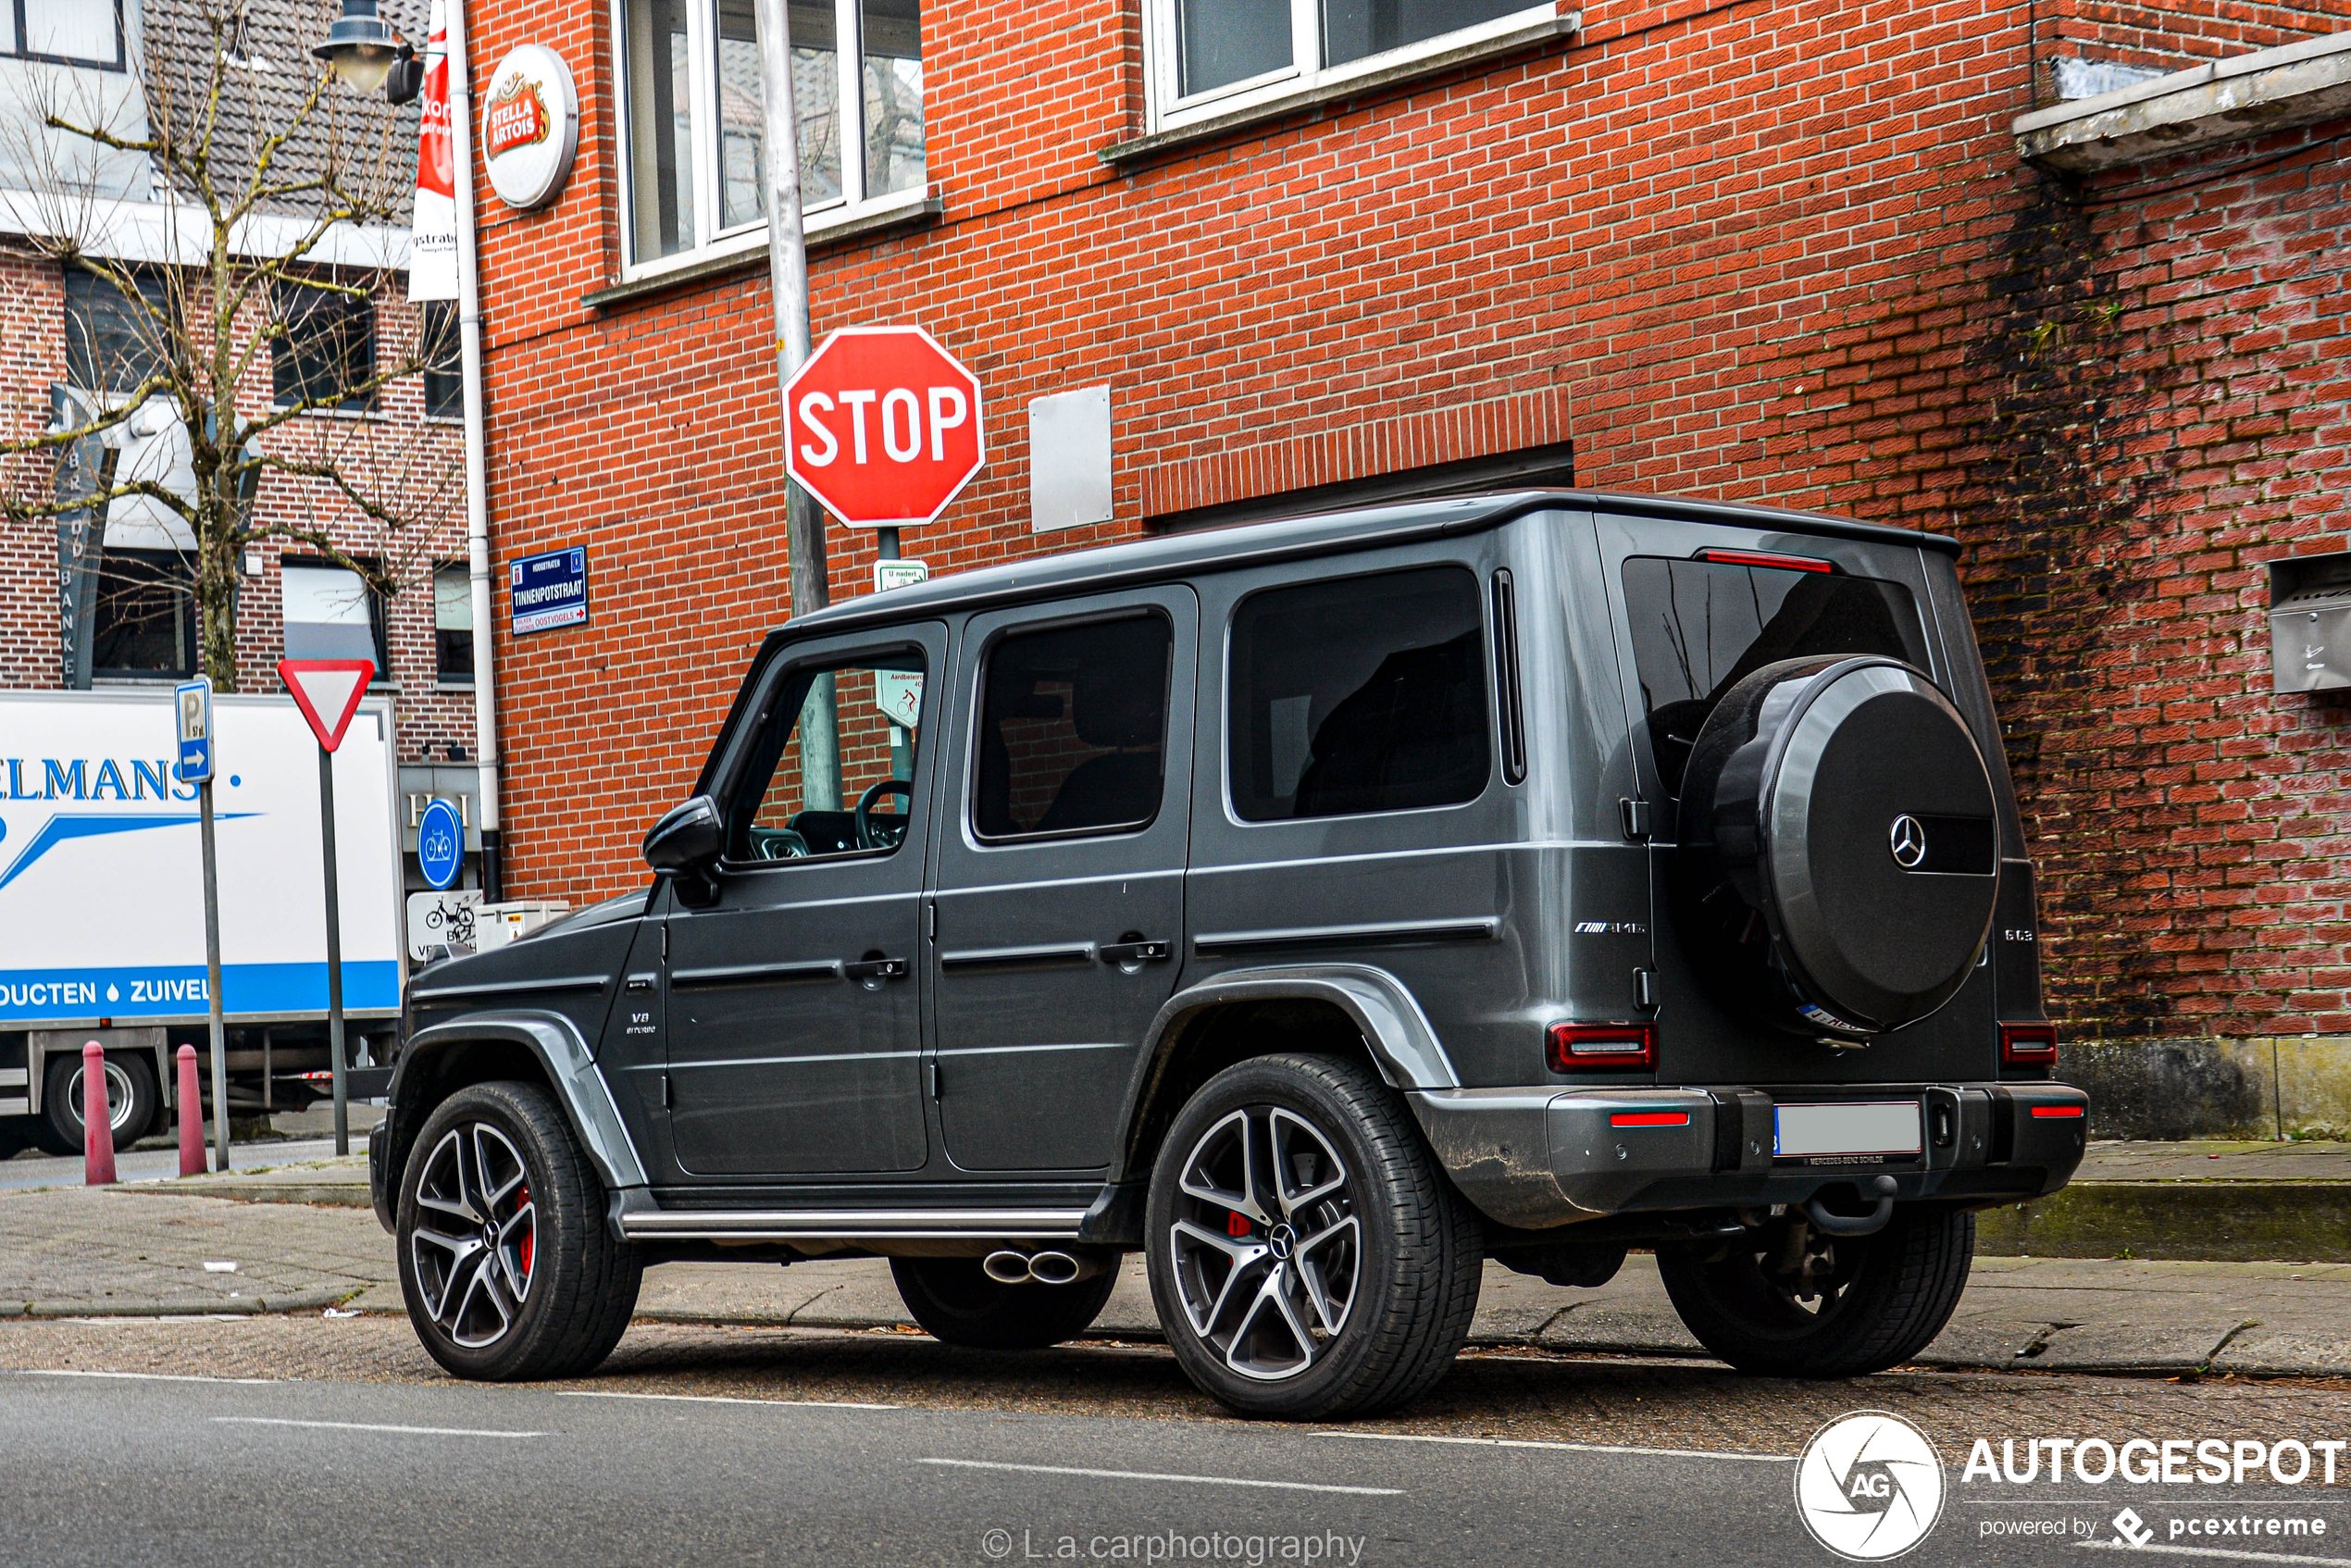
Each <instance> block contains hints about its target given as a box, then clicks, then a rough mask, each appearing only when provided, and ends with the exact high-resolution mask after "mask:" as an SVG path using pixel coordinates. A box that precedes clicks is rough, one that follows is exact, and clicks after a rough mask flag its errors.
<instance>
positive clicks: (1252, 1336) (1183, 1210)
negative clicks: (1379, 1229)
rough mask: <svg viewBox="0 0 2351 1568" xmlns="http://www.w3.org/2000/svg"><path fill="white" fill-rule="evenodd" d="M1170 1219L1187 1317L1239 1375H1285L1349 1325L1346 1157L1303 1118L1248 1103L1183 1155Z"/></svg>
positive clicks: (1353, 1283) (1351, 1224)
mask: <svg viewBox="0 0 2351 1568" xmlns="http://www.w3.org/2000/svg"><path fill="white" fill-rule="evenodd" d="M1177 1189H1178V1197H1177V1201H1176V1213H1175V1219H1174V1223H1173V1225H1172V1226H1170V1230H1171V1236H1170V1242H1171V1257H1172V1259H1173V1262H1174V1263H1175V1276H1176V1291H1177V1294H1178V1295H1179V1296H1180V1297H1181V1298H1182V1300H1183V1306H1184V1313H1185V1316H1186V1317H1187V1318H1188V1320H1189V1322H1190V1325H1191V1329H1192V1332H1193V1333H1194V1334H1196V1335H1198V1336H1199V1337H1200V1342H1201V1343H1202V1344H1204V1345H1206V1346H1207V1347H1209V1348H1210V1349H1211V1350H1213V1352H1215V1353H1216V1354H1217V1355H1218V1356H1220V1357H1221V1358H1222V1359H1223V1361H1224V1363H1225V1365H1226V1366H1227V1367H1229V1368H1231V1369H1232V1370H1233V1371H1234V1372H1236V1373H1238V1374H1239V1375H1242V1376H1244V1377H1250V1378H1254V1379H1257V1380H1258V1381H1260V1382H1269V1383H1270V1382H1279V1381H1281V1380H1283V1379H1286V1378H1291V1377H1296V1376H1298V1375H1300V1374H1301V1373H1304V1372H1305V1371H1306V1370H1307V1369H1308V1368H1309V1367H1312V1365H1314V1363H1316V1362H1317V1361H1318V1360H1319V1359H1320V1358H1321V1357H1322V1355H1323V1354H1324V1352H1325V1350H1327V1349H1328V1348H1329V1347H1330V1345H1331V1344H1332V1343H1333V1341H1335V1340H1336V1339H1337V1338H1338V1335H1339V1332H1340V1330H1342V1329H1343V1328H1345V1327H1346V1325H1347V1318H1348V1313H1349V1311H1350V1308H1351V1307H1352V1306H1353V1305H1354V1301H1355V1291H1356V1287H1357V1285H1358V1283H1359V1281H1360V1279H1361V1276H1362V1263H1363V1248H1362V1225H1361V1224H1360V1222H1359V1221H1358V1219H1357V1217H1356V1206H1357V1205H1356V1195H1355V1192H1354V1188H1353V1184H1352V1182H1351V1181H1350V1177H1349V1176H1348V1172H1347V1168H1346V1166H1345V1165H1344V1164H1342V1163H1341V1162H1340V1160H1339V1158H1338V1154H1337V1151H1335V1150H1334V1149H1333V1148H1332V1147H1331V1143H1330V1140H1329V1139H1326V1138H1325V1137H1324V1136H1323V1135H1322V1133H1321V1132H1319V1131H1317V1130H1316V1129H1315V1128H1314V1126H1312V1124H1311V1123H1309V1122H1308V1121H1307V1120H1306V1119H1305V1118H1304V1117H1302V1116H1300V1115H1299V1114H1296V1113H1295V1112H1291V1111H1287V1110H1284V1109H1282V1108H1281V1107H1279V1106H1272V1105H1251V1106H1246V1107H1244V1108H1242V1109H1241V1110H1238V1111H1235V1112H1233V1113H1232V1114H1229V1115H1227V1116H1225V1117H1224V1118H1223V1119H1222V1120H1220V1121H1219V1122H1217V1123H1216V1125H1215V1126H1212V1127H1210V1128H1209V1129H1208V1131H1207V1132H1205V1133H1203V1134H1202V1135H1201V1136H1200V1140H1199V1141H1198V1142H1197V1143H1195V1144H1194V1145H1193V1146H1192V1148H1191V1151H1190V1152H1189V1153H1188V1154H1187V1155H1186V1156H1185V1159H1184V1164H1183V1168H1182V1174H1181V1176H1180V1177H1179V1178H1178V1181H1177Z"/></svg>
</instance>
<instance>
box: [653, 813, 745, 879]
mask: <svg viewBox="0 0 2351 1568" xmlns="http://www.w3.org/2000/svg"><path fill="white" fill-rule="evenodd" d="M726 847H727V817H726V814H725V813H723V812H721V811H720V810H719V809H718V803H717V802H716V801H715V800H713V799H712V798H711V797H710V796H708V795H696V796H695V797H694V798H693V799H692V800H690V801H688V802H687V803H685V804H684V805H681V806H678V807H677V808H675V809H674V810H672V811H670V812H669V813H668V814H667V815H665V816H664V817H663V818H662V819H661V820H660V821H659V822H656V823H654V824H653V831H652V832H650V833H648V834H646V835H645V863H646V864H647V865H651V866H652V867H653V870H654V871H656V872H658V873H659V874H661V875H662V876H665V877H682V876H690V875H693V874H695V873H697V872H700V871H702V870H703V868H704V867H706V866H708V865H711V864H712V863H713V862H714V861H715V860H716V859H717V858H718V856H719V852H721V851H723V850H724V849H725V848H726Z"/></svg>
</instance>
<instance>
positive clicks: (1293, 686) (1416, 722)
mask: <svg viewBox="0 0 2351 1568" xmlns="http://www.w3.org/2000/svg"><path fill="white" fill-rule="evenodd" d="M1477 597H1478V596H1477V579H1475V578H1474V577H1472V576H1471V575H1470V574H1469V573H1468V572H1466V571H1463V570H1461V569H1460V568H1458V567H1451V566H1440V567H1437V568H1434V569H1431V570H1427V571H1416V572H1394V573H1390V574H1388V575H1386V576H1383V577H1363V578H1349V579H1343V580H1341V581H1337V582H1318V583H1314V584H1312V585H1310V586H1307V587H1303V588H1281V589H1275V590H1272V591H1267V592H1264V593H1258V594H1252V595H1251V596H1250V598H1248V599H1246V600H1244V601H1243V602H1242V604H1241V607H1240V608H1239V610H1238V611H1237V612H1235V614H1234V616H1233V663H1232V685H1233V690H1232V711H1231V714H1230V729H1231V739H1230V751H1231V754H1232V769H1233V778H1232V790H1233V808H1234V809H1235V810H1236V811H1238V813H1239V814H1240V815H1241V816H1242V817H1243V818H1244V819H1245V820H1247V821H1250V822H1272V821H1278V820H1280V819H1282V818H1285V817H1297V816H1341V815H1351V814H1354V813H1358V812H1370V811H1408V810H1411V809H1412V808H1413V807H1416V806H1441V805H1451V804H1454V803H1458V802H1462V801H1468V800H1474V799H1476V798H1477V796H1478V795H1479V793H1481V792H1482V791H1483V790H1485V788H1486V770H1487V766H1488V748H1487V744H1486V661H1485V652H1484V644H1485V627H1484V623H1483V622H1482V621H1481V619H1480V618H1479V616H1478V604H1477Z"/></svg>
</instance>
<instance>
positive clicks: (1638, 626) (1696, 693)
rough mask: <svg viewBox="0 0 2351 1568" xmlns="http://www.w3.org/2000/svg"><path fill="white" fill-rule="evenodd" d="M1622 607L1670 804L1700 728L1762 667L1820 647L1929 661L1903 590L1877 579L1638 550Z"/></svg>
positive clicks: (1629, 566)
mask: <svg viewBox="0 0 2351 1568" xmlns="http://www.w3.org/2000/svg"><path fill="white" fill-rule="evenodd" d="M1624 608H1625V612H1626V615H1627V616H1628V617H1629V618H1630V620H1631V622H1632V627H1633V662H1634V667H1635V669H1636V671H1637V673H1638V674H1639V676H1640V678H1641V703H1642V705H1643V706H1644V707H1645V708H1646V709H1647V710H1648V728H1649V745H1650V747H1651V749H1652V750H1653V751H1654V752H1655V753H1656V755H1657V771H1658V775H1659V777H1660V778H1661V781H1662V782H1663V784H1664V786H1665V792H1666V793H1667V794H1669V795H1672V796H1673V797H1674V798H1676V799H1679V798H1680V796H1681V793H1682V770H1683V768H1684V767H1685V766H1686V765H1688V763H1689V760H1690V748H1691V746H1692V745H1693V744H1695V743H1696V741H1697V740H1698V727H1699V726H1700V725H1702V724H1704V723H1705V722H1706V716H1707V715H1708V714H1710V713H1711V712H1713V711H1714V704H1715V703H1718V702H1720V701H1721V700H1722V698H1723V695H1724V694H1725V693H1727V692H1728V691H1730V690H1731V688H1732V687H1734V686H1735V685H1737V684H1738V683H1739V682H1740V681H1741V680H1744V679H1746V678H1747V677H1748V676H1749V675H1751V674H1753V673H1754V672H1755V671H1757V670H1759V669H1761V668H1762V667H1763V666H1765V665H1769V664H1775V663H1777V662H1778V661H1780V660H1782V659H1802V658H1810V657H1812V656H1813V655H1815V654H1822V653H1878V654H1883V655H1885V657H1887V658H1892V659H1901V660H1904V661H1906V662H1908V663H1909V664H1913V665H1916V666H1919V667H1920V668H1922V669H1923V668H1925V667H1926V665H1927V653H1926V637H1925V634H1924V632H1923V631H1922V628H1921V627H1920V624H1919V612H1918V606H1917V605H1916V604H1914V603H1913V602H1912V601H1911V598H1910V591H1909V589H1907V588H1905V587H1903V586H1902V585H1901V584H1900V583H1898V582H1885V581H1881V580H1880V579H1876V578H1861V577H1846V576H1843V575H1842V574H1831V573H1828V572H1808V571H1795V570H1790V569H1787V568H1785V567H1779V566H1735V565H1732V564H1729V563H1727V562H1721V561H1677V560H1671V559H1665V558H1661V557H1658V556H1642V555H1636V556H1635V557H1634V558H1633V559H1631V560H1629V561H1627V562H1625V563H1624Z"/></svg>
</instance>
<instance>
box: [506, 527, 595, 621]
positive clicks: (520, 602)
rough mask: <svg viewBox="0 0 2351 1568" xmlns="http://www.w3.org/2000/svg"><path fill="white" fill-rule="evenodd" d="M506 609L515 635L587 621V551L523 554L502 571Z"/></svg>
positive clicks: (579, 549) (574, 550)
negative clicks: (504, 581)
mask: <svg viewBox="0 0 2351 1568" xmlns="http://www.w3.org/2000/svg"><path fill="white" fill-rule="evenodd" d="M506 601H507V608H508V610H509V611H510V612H511V613H512V616H513V625H514V634H515V635H516V637H520V636H523V635H524V634H525V633H528V632H533V631H553V630H554V628H557V627H559V626H586V625H587V624H588V552H587V551H586V550H585V549H584V548H574V549H570V550H550V551H548V552H547V553H546V554H543V555H525V556H524V557H522V559H520V560H518V561H516V562H515V563H514V564H513V565H512V566H509V567H508V568H507V571H506Z"/></svg>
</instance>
